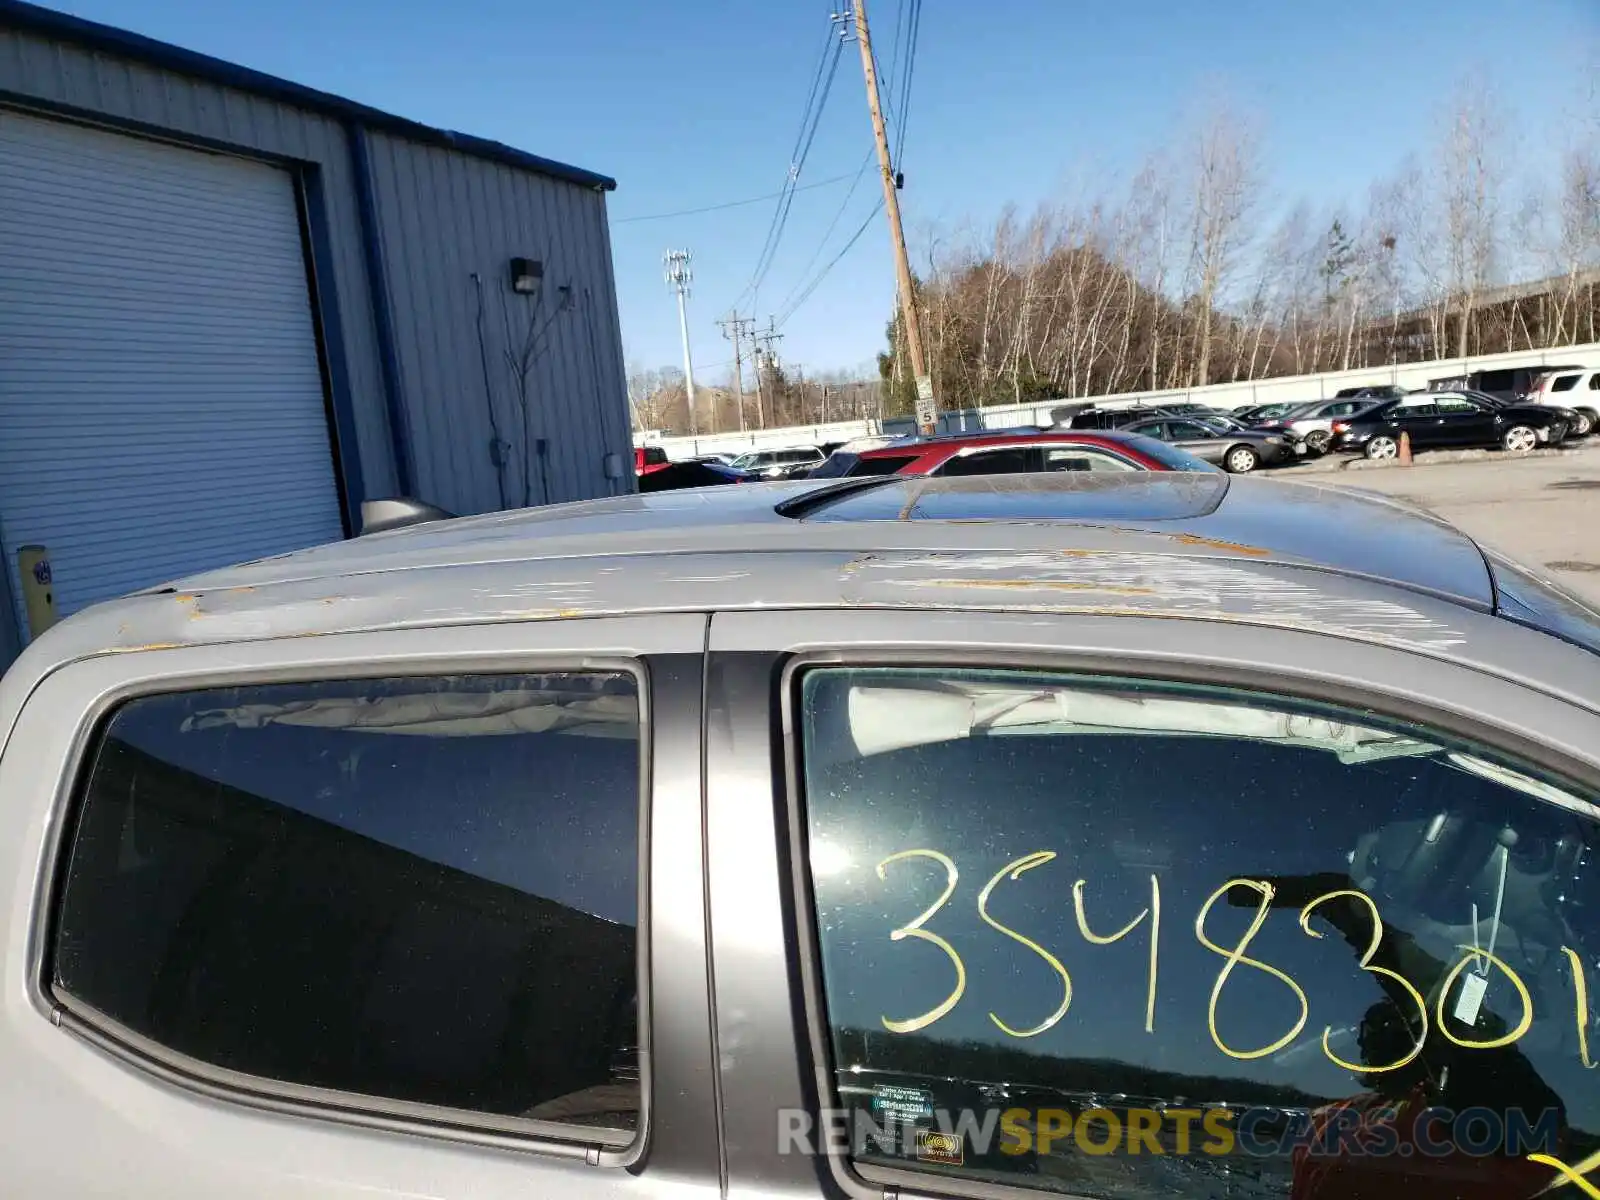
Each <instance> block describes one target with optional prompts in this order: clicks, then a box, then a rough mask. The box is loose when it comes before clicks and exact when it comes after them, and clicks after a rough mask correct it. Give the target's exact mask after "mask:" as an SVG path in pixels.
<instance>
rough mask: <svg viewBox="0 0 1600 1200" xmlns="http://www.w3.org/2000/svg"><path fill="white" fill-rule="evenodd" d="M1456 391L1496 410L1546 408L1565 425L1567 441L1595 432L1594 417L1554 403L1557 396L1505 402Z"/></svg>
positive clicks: (1488, 396)
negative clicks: (1524, 407) (1521, 406)
mask: <svg viewBox="0 0 1600 1200" xmlns="http://www.w3.org/2000/svg"><path fill="white" fill-rule="evenodd" d="M1458 390H1460V391H1461V394H1462V395H1463V396H1466V397H1468V398H1469V399H1473V400H1481V401H1482V402H1483V403H1485V404H1492V405H1494V407H1496V408H1501V409H1504V408H1516V407H1518V406H1519V405H1523V404H1538V405H1539V407H1541V408H1548V409H1549V410H1550V411H1551V412H1552V413H1554V414H1555V415H1556V416H1558V417H1560V418H1561V419H1562V420H1563V421H1565V422H1566V423H1567V440H1568V441H1572V440H1573V439H1576V438H1584V437H1588V436H1589V435H1590V434H1591V433H1593V432H1594V430H1595V421H1594V417H1593V415H1592V414H1591V413H1590V412H1589V411H1588V410H1585V409H1581V408H1571V407H1568V406H1567V405H1565V404H1559V403H1557V402H1556V400H1558V399H1559V396H1558V397H1555V398H1552V399H1546V400H1505V399H1502V398H1501V397H1499V396H1491V395H1490V394H1489V393H1488V392H1474V391H1469V390H1466V389H1458Z"/></svg>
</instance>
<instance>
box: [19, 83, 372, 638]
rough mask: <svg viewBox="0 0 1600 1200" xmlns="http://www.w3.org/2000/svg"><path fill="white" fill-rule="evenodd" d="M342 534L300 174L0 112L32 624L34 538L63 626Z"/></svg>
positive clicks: (22, 537)
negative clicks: (124, 601)
mask: <svg viewBox="0 0 1600 1200" xmlns="http://www.w3.org/2000/svg"><path fill="white" fill-rule="evenodd" d="M342 535H343V531H342V527H341V523H340V514H339V499H338V492H337V488H336V484H335V477H334V466H333V455H332V452H331V449H330V441H329V433H328V421H327V415H326V408H325V404H324V397H323V386H322V374H321V370H320V367H319V362H318V357H317V344H316V337H315V332H314V329H313V325H312V315H311V306H310V301H309V296H308V291H307V281H306V271H305V259H304V256H303V253H302V242H301V232H300V220H299V211H298V207H297V204H296V197H295V184H294V181H293V180H292V179H291V177H290V176H289V175H288V173H286V172H284V171H282V170H278V169H276V168H274V167H271V166H267V165H264V164H261V163H256V162H251V161H247V160H243V159H238V158H233V157H229V156H225V155H220V154H209V153H204V152H200V151H196V150H189V149H184V148H180V147H176V146H171V145H167V144H164V143H159V142H153V141H147V140H143V139H140V138H135V137H129V136H124V135H121V134H117V133H111V132H106V131H102V130H98V129H90V128H85V127H82V126H78V125H73V124H68V123H65V122H60V121H53V120H46V119H41V118H38V117H34V116H31V115H22V114H18V113H14V112H9V111H6V110H3V109H0V540H3V542H4V547H5V558H6V569H7V571H8V573H9V575H10V580H11V591H12V597H13V600H14V602H15V604H16V607H17V609H18V612H19V621H22V618H21V616H20V614H21V612H22V594H21V591H20V588H19V586H18V584H19V579H18V576H17V550H18V548H19V547H21V546H24V545H27V544H30V543H37V544H41V545H44V546H45V547H47V548H48V550H49V553H50V558H51V563H52V566H53V569H54V586H55V597H56V603H57V606H58V609H59V611H60V612H61V614H62V615H63V616H65V615H67V614H70V613H71V612H73V611H74V610H76V609H79V608H82V607H84V606H85V605H88V604H92V603H95V602H97V601H100V600H104V599H108V598H110V597H113V596H117V595H121V594H122V593H124V592H128V591H132V590H134V589H137V588H141V587H148V586H150V585H152V584H156V583H161V582H164V581H166V580H169V579H173V578H175V577H178V576H181V575H184V574H187V573H189V572H192V571H197V570H203V569H208V568H212V567H217V566H222V565H225V564H227V563H231V562H236V561H240V560H244V559H251V558H259V557H263V556H265V555H270V554H278V553H282V552H284V551H287V550H292V549H297V548H300V547H303V546H310V545H316V544H319V543H322V542H327V541H332V540H335V539H337V538H339V537H341V536H342ZM22 624H23V629H24V637H26V623H25V621H22ZM0 665H3V664H0Z"/></svg>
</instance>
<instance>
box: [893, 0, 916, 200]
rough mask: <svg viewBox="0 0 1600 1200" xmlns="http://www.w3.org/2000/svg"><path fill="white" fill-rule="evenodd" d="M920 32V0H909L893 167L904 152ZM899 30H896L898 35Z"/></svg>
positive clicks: (897, 103) (897, 107)
mask: <svg viewBox="0 0 1600 1200" xmlns="http://www.w3.org/2000/svg"><path fill="white" fill-rule="evenodd" d="M921 32H922V0H910V15H909V17H908V24H907V28H906V62H905V73H904V74H903V75H902V76H901V77H900V99H899V100H898V101H896V103H895V112H896V114H898V120H897V121H896V122H895V132H894V164H895V169H896V170H898V169H899V167H900V159H901V156H902V154H903V153H904V152H905V145H906V125H907V124H908V122H909V117H910V113H911V79H912V76H913V75H914V74H915V73H916V69H917V41H918V35H920V34H921ZM898 33H899V31H898V30H896V35H897V37H898Z"/></svg>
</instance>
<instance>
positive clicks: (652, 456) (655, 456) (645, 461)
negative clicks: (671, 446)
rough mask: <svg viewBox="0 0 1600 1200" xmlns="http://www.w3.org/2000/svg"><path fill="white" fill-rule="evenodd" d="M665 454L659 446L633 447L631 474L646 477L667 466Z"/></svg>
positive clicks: (667, 460)
mask: <svg viewBox="0 0 1600 1200" xmlns="http://www.w3.org/2000/svg"><path fill="white" fill-rule="evenodd" d="M669 462H670V460H669V459H668V458H667V452H666V451H665V450H663V449H662V448H661V447H660V446H635V447H634V448H633V473H634V474H635V475H648V474H650V473H651V472H652V471H659V470H661V468H662V467H665V466H667V465H668V464H669Z"/></svg>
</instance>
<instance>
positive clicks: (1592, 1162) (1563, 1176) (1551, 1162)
mask: <svg viewBox="0 0 1600 1200" xmlns="http://www.w3.org/2000/svg"><path fill="white" fill-rule="evenodd" d="M1528 1161H1529V1162H1536V1163H1543V1164H1544V1165H1545V1166H1547V1167H1554V1168H1555V1169H1556V1171H1557V1175H1556V1177H1555V1178H1554V1179H1552V1180H1551V1181H1550V1182H1549V1183H1548V1184H1546V1185H1545V1186H1544V1187H1543V1188H1541V1189H1540V1190H1539V1192H1538V1193H1536V1194H1537V1195H1540V1196H1542V1195H1544V1194H1545V1192H1553V1191H1555V1190H1556V1188H1560V1187H1566V1186H1567V1184H1569V1183H1575V1184H1577V1185H1578V1186H1579V1187H1580V1188H1582V1189H1583V1190H1584V1191H1585V1192H1586V1193H1587V1194H1588V1195H1589V1196H1590V1197H1591V1200H1600V1188H1597V1187H1595V1185H1594V1184H1592V1183H1590V1182H1589V1180H1588V1179H1587V1178H1586V1176H1587V1175H1588V1174H1589V1172H1590V1171H1593V1170H1594V1169H1595V1168H1596V1167H1600V1152H1597V1153H1595V1154H1591V1155H1590V1156H1589V1157H1588V1158H1586V1159H1584V1160H1583V1161H1582V1162H1581V1163H1579V1164H1578V1165H1577V1166H1575V1167H1569V1166H1568V1165H1567V1164H1566V1163H1564V1162H1562V1161H1561V1160H1560V1159H1559V1158H1551V1157H1550V1156H1549V1155H1548V1154H1530V1155H1528Z"/></svg>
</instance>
